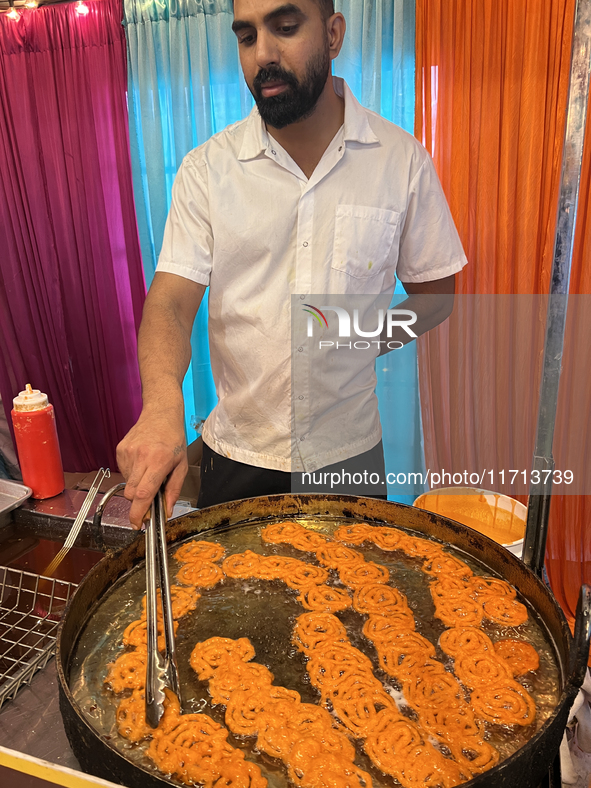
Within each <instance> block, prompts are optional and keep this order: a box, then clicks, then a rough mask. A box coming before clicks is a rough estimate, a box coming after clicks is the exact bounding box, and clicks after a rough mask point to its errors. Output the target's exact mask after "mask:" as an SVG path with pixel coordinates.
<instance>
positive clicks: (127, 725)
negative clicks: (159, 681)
mask: <svg viewBox="0 0 591 788" xmlns="http://www.w3.org/2000/svg"><path fill="white" fill-rule="evenodd" d="M115 716H116V718H117V730H118V731H119V733H120V735H121V736H123V737H124V738H125V739H129V741H132V742H134V743H137V742H139V741H142V739H146V738H148V736H151V735H152V733H153V730H152V728H150V726H149V725H148V724H147V722H146V696H145V694H144V691H143V690H137V689H136V690H134V691H133V693H132V694H131V695H130V697H129V698H124V699H123V700H122V701H121V702H120V704H119V706H118V707H117V713H116V715H115Z"/></svg>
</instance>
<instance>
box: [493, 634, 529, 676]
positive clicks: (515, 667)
mask: <svg viewBox="0 0 591 788" xmlns="http://www.w3.org/2000/svg"><path fill="white" fill-rule="evenodd" d="M494 649H495V654H496V655H497V657H498V658H499V659H500V660H502V661H503V662H505V663H506V664H507V665H508V667H509V669H510V670H511V673H512V674H513V676H522V675H523V674H524V673H528V672H529V671H531V670H537V669H538V668H539V667H540V657H539V656H538V652H537V651H536V650H535V648H534V647H533V646H530V644H529V643H525V642H524V641H523V640H513V639H510V638H509V639H507V640H498V641H497V642H496V643H495V645H494Z"/></svg>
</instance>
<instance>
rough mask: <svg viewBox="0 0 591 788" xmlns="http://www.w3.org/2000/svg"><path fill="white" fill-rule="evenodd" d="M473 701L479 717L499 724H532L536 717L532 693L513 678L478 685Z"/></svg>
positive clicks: (475, 711)
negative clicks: (489, 684) (501, 681)
mask: <svg viewBox="0 0 591 788" xmlns="http://www.w3.org/2000/svg"><path fill="white" fill-rule="evenodd" d="M471 702H472V707H473V709H474V713H475V715H476V716H477V717H480V718H481V719H483V720H487V721H488V722H493V723H496V724H498V725H530V724H531V723H532V722H533V721H534V720H535V718H536V706H535V703H534V702H533V699H532V697H531V695H530V694H529V692H527V690H526V689H525V688H524V687H522V686H521V684H519V683H518V682H517V681H513V680H509V681H504V682H503V683H502V684H494V685H492V686H483V687H478V688H477V689H476V690H475V691H474V692H473V693H472V699H471Z"/></svg>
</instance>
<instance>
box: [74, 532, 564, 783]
mask: <svg viewBox="0 0 591 788" xmlns="http://www.w3.org/2000/svg"><path fill="white" fill-rule="evenodd" d="M299 522H300V523H301V524H302V525H305V526H306V527H308V528H310V529H312V530H316V531H319V532H322V533H326V534H328V535H330V534H332V533H333V532H334V530H335V529H336V528H337V527H338V526H339V525H341V524H342V523H343V522H350V521H347V520H344V519H343V520H339V521H336V520H334V519H332V520H299ZM268 524H269V521H265V523H264V525H268ZM261 527H264V526H261V525H259V524H256V523H254V524H249V525H246V526H245V525H242V526H235V527H233V528H229V529H226V530H221V531H217V532H216V533H215V535H205V534H200V535H198V536H196V537H194V538H197V539H204V538H205V539H208V540H209V541H216V542H219V543H221V544H222V545H224V547H226V553H227V555H230V554H232V553H241V552H244V551H245V550H252V551H253V552H257V553H260V554H264V555H284V556H290V557H294V558H298V559H300V560H303V561H307V562H309V563H312V562H313V561H314V560H315V557H314V555H313V554H311V553H302V552H301V551H299V550H296V549H294V548H292V547H290V546H288V545H271V544H265V543H264V542H263V541H262V539H261V536H260V532H261ZM417 536H421V537H422V538H424V535H422V534H417ZM178 546H179V545H178V544H176V545H175V546H174V548H173V549H172V550H171V554H172V553H174V551H175V550H176V549H177V548H178ZM354 549H356V550H358V551H359V552H362V553H363V555H364V557H365V558H366V560H368V561H375V562H376V563H378V564H381V565H382V566H385V567H387V568H388V570H389V572H390V584H391V585H393V586H395V587H396V588H398V589H399V590H400V591H401V592H402V593H403V594H405V596H406V597H407V599H408V602H409V605H410V607H411V609H412V611H413V614H414V616H415V620H416V625H417V626H416V628H417V631H418V632H420V634H422V635H424V636H425V637H426V638H428V639H429V640H430V641H431V642H432V643H433V644H435V645H436V649H437V658H438V659H439V660H440V661H441V662H442V663H443V664H444V665H445V666H446V668H447V669H448V670H452V668H453V661H452V660H450V659H449V658H447V657H446V655H445V654H444V653H443V652H442V651H441V649H440V648H439V646H437V642H438V639H439V636H440V635H441V633H442V632H443V631H444V629H445V627H444V626H443V624H442V623H441V622H440V621H438V620H437V619H436V618H435V617H434V607H433V602H432V600H431V595H430V593H429V582H428V576H427V575H425V574H424V573H423V572H422V571H420V566H421V561H420V560H418V559H411V558H408V557H406V556H405V555H404V554H402V553H401V552H400V551H396V552H385V551H382V550H380V549H379V548H378V547H376V546H373V545H362V546H356V547H355V548H354ZM450 552H452V551H451V550H450ZM453 552H454V553H455V554H456V555H458V557H459V558H461V560H463V561H465V562H466V563H467V564H468V565H469V566H470V568H471V569H472V570H473V572H474V573H475V574H480V575H483V574H490V573H489V572H488V570H486V568H484V567H482V566H480V565H478V564H477V563H476V562H475V561H474V560H473V559H472V558H471V557H469V556H467V555H465V554H464V553H461V552H460V551H457V550H455V549H454V551H453ZM179 568H180V565H179V564H178V563H177V562H176V561H175V560H174V558H172V557H171V559H170V573H171V577H172V578H174V576H175V575H176V572H177V571H178V569H179ZM330 574H331V578H330V579H329V581H328V582H329V584H330V585H334V586H335V587H339V586H340V587H341V588H342V587H343V586H342V585H341V583H340V581H339V579H338V576H337V574H336V573H335V572H331V573H330ZM173 582H174V581H173ZM144 592H145V571H144V565H143V564H141V565H140V566H138V567H135V568H134V569H133V570H132V571H131V572H130V573H128V574H127V575H126V576H125V577H123V578H121V580H120V581H119V582H118V583H117V584H116V585H115V586H114V587H113V589H111V591H110V592H109V594H108V595H106V596H105V597H104V598H103V599H102V600H101V602H100V604H99V605H98V607H97V610H96V611H95V613H94V614H93V615H92V617H91V619H90V620H89V622H88V624H87V625H86V628H85V629H84V631H83V632H82V634H81V636H80V639H79V641H78V645H77V649H76V652H75V654H74V657H73V661H72V665H71V671H70V685H71V688H72V692H73V694H74V697H75V699H76V701H77V702H78V704H79V706H80V708H81V709H82V711H83V712H84V714H85V715H86V716H87V718H88V720H89V721H90V723H91V724H92V725H93V726H94V727H95V729H96V730H97V731H98V732H99V733H100V734H101V735H102V736H103V738H105V739H107V740H109V741H110V743H111V744H112V745H114V746H115V747H117V749H118V750H120V751H121V752H122V753H124V754H125V757H127V758H129V759H130V760H131V761H132V762H134V763H136V764H138V765H141V766H142V767H143V768H147V769H150V770H154V767H153V765H152V763H151V761H150V760H149V759H148V758H147V757H146V755H145V749H146V748H147V746H148V745H147V744H145V743H144V744H141V745H132V744H130V743H129V742H127V740H125V739H123V738H122V737H121V736H119V735H118V733H117V729H116V721H115V712H116V708H117V705H118V703H119V699H120V698H121V697H123V696H115V695H113V693H112V692H111V691H109V690H107V689H106V688H105V687H104V685H103V682H104V679H105V675H106V672H107V665H108V663H109V662H112V661H113V660H114V659H116V658H117V656H119V654H121V652H122V646H121V637H122V634H123V630H124V629H125V627H126V626H127V625H128V624H129V623H131V622H132V621H134V620H135V619H137V618H139V617H140V614H141V598H142V596H143V594H144ZM200 593H201V598H200V599H199V601H198V602H197V608H196V610H194V611H193V612H191V613H189V614H187V615H186V616H185V617H184V618H182V619H180V622H179V628H178V632H177V637H176V646H177V656H178V663H179V673H180V680H181V686H182V701H183V711H184V712H185V713H189V712H198V711H204V712H206V713H207V714H209V715H210V716H211V717H212V718H213V719H215V720H216V721H217V722H220V723H222V724H223V722H224V707H223V706H217V707H214V706H212V704H211V702H210V699H209V694H208V691H207V682H201V681H199V679H198V678H197V676H196V674H195V673H194V672H193V670H192V669H191V667H190V665H189V657H190V654H191V651H192V649H193V648H194V646H195V644H196V643H197V642H201V641H204V640H207V639H208V638H210V637H214V636H217V637H229V638H234V639H235V638H239V637H248V638H249V639H250V641H251V642H252V644H253V647H254V649H255V654H256V656H255V658H254V660H253V661H255V662H257V663H260V664H263V665H265V666H266V667H268V668H269V669H270V670H271V671H272V673H273V674H274V684H276V685H281V686H284V687H287V688H288V689H294V690H297V691H298V692H299V693H300V695H301V698H302V701H303V702H306V703H316V702H318V699H319V694H318V692H317V691H316V689H315V688H314V687H312V686H311V684H310V682H309V680H308V675H307V673H306V668H305V659H304V657H303V655H302V654H301V653H300V652H299V651H297V649H296V648H295V646H294V645H293V644H292V642H291V638H292V632H293V628H294V624H295V620H296V618H297V617H298V616H299V615H301V614H302V612H304V611H303V608H302V606H301V604H300V603H299V602H298V601H297V596H298V593H297V592H296V591H292V590H291V589H288V588H287V586H286V585H285V584H284V583H282V582H281V581H263V580H233V579H230V578H224V580H223V581H222V582H221V583H220V584H219V585H217V586H216V587H215V588H212V589H201V590H200ZM520 601H522V602H525V600H523V599H521V600H520ZM526 604H527V603H526ZM529 614H530V615H529V620H528V622H527V623H526V624H523V625H521V626H519V627H511V628H504V627H501V626H497V625H493V624H488V625H485V627H484V631H485V632H486V633H487V634H488V635H489V637H491V639H492V640H493V641H496V640H500V639H502V638H504V637H511V638H518V639H524V640H527V641H528V642H530V643H531V644H532V645H533V646H534V648H535V649H536V650H537V651H538V653H539V655H540V668H539V670H538V671H536V672H535V673H529V674H527V676H526V677H518V678H517V680H518V681H520V682H521V683H522V684H523V685H524V686H525V687H526V689H527V690H528V691H529V692H530V693H531V694H532V696H533V697H534V700H535V702H536V709H537V713H536V720H535V723H534V724H532V725H531V726H529V727H528V728H517V729H516V728H515V727H512V728H510V729H503V728H502V727H500V726H489V727H488V733H487V737H488V740H489V741H490V743H491V744H492V745H493V746H495V747H496V748H497V749H498V750H499V752H500V755H501V759H504V758H506V757H508V756H509V755H511V754H512V753H513V752H515V751H516V750H518V749H519V748H520V747H522V746H523V745H524V744H525V742H526V741H528V739H530V738H531V736H533V734H534V733H535V732H536V731H537V730H538V729H539V728H540V727H541V726H542V725H543V723H544V721H545V720H546V719H547V718H548V717H549V716H550V714H551V713H552V711H553V709H554V708H555V706H556V705H557V703H558V700H559V694H560V678H559V673H558V669H557V665H556V660H555V658H554V655H553V650H552V647H551V645H550V643H549V641H548V639H547V637H546V635H545V633H544V630H543V628H542V626H541V625H540V624H539V623H538V622H537V617H536V614H535V612H534V611H533V610H531V608H530V609H529ZM337 615H338V617H339V618H340V620H341V621H342V622H343V624H344V625H345V626H346V628H347V632H348V635H349V639H350V641H351V643H352V644H353V645H354V646H355V647H356V648H358V649H360V650H362V651H363V652H364V653H366V654H367V655H368V656H369V657H370V658H371V659H372V661H373V664H374V668H375V670H374V672H375V675H376V676H377V677H378V678H379V679H380V680H382V682H383V683H384V685H385V687H386V688H387V689H388V691H390V693H391V694H392V696H393V697H394V699H395V700H396V702H397V703H398V704H399V706H400V707H401V710H402V711H403V712H404V711H407V712H409V713H410V715H411V716H412V713H411V712H410V710H409V709H408V708H406V709H405V707H404V696H403V694H402V692H401V687H399V686H397V685H396V684H395V682H394V681H393V679H392V678H391V677H389V676H387V674H385V673H384V672H383V671H381V670H380V668H379V666H378V662H377V656H376V652H375V649H374V647H373V645H372V644H371V643H370V642H369V641H367V640H366V639H365V637H364V636H363V634H362V631H361V630H362V627H363V623H364V621H365V616H362V615H360V614H359V613H356V612H355V611H353V610H347V611H344V612H342V613H338V614H337ZM228 741H229V742H230V743H231V744H232V745H233V746H236V747H240V748H243V749H245V751H246V753H245V754H246V757H247V758H248V759H249V760H255V761H256V762H257V763H258V764H259V766H260V767H261V769H262V772H263V774H264V776H265V777H266V778H267V780H268V782H269V786H270V787H271V788H275V787H276V786H277V788H279V786H285V785H286V784H287V778H286V773H285V769H284V767H283V766H282V765H281V764H280V763H279V762H277V761H275V760H274V759H272V758H269V757H267V756H266V755H264V754H262V753H258V752H257V751H256V748H255V745H254V739H247V740H244V741H240V740H238V739H237V738H236V737H234V736H233V735H232V734H230V735H229V737H228ZM357 749H358V758H357V759H356V762H357V763H358V765H359V766H360V767H361V768H362V769H365V770H366V771H368V772H369V773H370V774H371V775H372V779H373V783H374V786H376V788H377V786H396V785H398V782H397V781H396V780H394V779H392V778H390V777H386V776H384V775H383V774H382V773H381V772H379V771H378V770H377V769H376V768H375V767H373V766H372V765H371V763H370V762H369V760H368V759H367V757H366V756H365V755H364V754H363V752H362V750H361V749H360V747H358V748H357ZM171 782H176V781H175V780H173V779H171Z"/></svg>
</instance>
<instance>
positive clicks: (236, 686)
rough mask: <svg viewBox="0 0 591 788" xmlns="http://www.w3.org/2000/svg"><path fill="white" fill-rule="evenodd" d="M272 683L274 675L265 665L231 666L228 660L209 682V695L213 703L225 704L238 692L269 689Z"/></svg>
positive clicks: (235, 664)
mask: <svg viewBox="0 0 591 788" xmlns="http://www.w3.org/2000/svg"><path fill="white" fill-rule="evenodd" d="M222 668H223V669H222ZM272 682H273V674H272V673H271V671H270V670H268V668H266V667H265V666H264V665H255V664H254V663H252V664H251V663H246V662H232V663H231V664H230V663H229V661H228V660H226V661H225V662H223V663H222V665H221V666H220V667H218V668H217V669H216V671H215V673H214V675H213V677H212V678H211V679H210V680H209V693H210V695H211V699H212V702H213V703H223V704H225V703H227V701H228V700H230V698H231V697H232V694H233V693H234V692H236V691H238V690H261V689H268V688H269V687H270V686H271V684H272Z"/></svg>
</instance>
